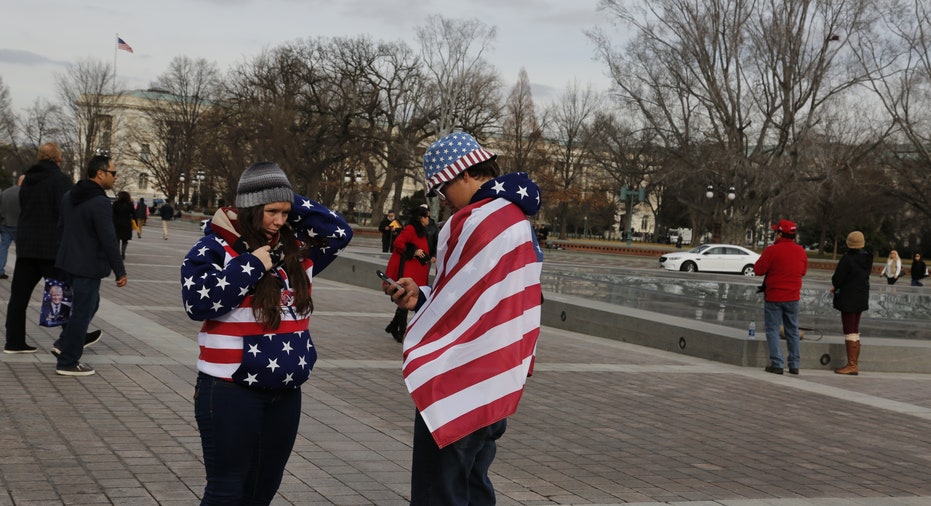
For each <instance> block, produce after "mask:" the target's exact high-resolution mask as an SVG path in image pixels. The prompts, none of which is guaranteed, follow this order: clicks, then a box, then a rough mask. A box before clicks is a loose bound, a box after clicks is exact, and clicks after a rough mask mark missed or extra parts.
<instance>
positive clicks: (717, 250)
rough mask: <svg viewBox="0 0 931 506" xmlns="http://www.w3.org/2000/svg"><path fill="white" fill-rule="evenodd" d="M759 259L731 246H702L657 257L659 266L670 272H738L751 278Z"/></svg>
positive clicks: (743, 249) (745, 250) (754, 254)
mask: <svg viewBox="0 0 931 506" xmlns="http://www.w3.org/2000/svg"><path fill="white" fill-rule="evenodd" d="M759 258H760V255H759V254H757V253H755V252H753V251H750V250H748V249H747V248H743V247H741V246H735V245H733V244H702V245H701V246H698V247H697V248H692V249H690V250H688V251H676V252H673V253H667V254H665V255H663V256H661V257H659V266H660V267H662V268H664V269H668V270H670V271H686V272H698V271H701V272H739V273H741V274H743V275H744V276H753V275H754V274H753V264H755V263H756V261H757V260H758V259H759Z"/></svg>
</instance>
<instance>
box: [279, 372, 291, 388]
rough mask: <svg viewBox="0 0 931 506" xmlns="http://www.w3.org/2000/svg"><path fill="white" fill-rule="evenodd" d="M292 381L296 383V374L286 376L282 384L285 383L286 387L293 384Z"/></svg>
mask: <svg viewBox="0 0 931 506" xmlns="http://www.w3.org/2000/svg"><path fill="white" fill-rule="evenodd" d="M292 381H294V373H292V372H289V373H288V375H287V376H285V377H284V379H283V380H281V382H282V383H284V384H285V385H287V384H288V383H291V382H292Z"/></svg>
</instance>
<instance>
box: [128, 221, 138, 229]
mask: <svg viewBox="0 0 931 506" xmlns="http://www.w3.org/2000/svg"><path fill="white" fill-rule="evenodd" d="M129 221H130V223H132V224H133V232H138V231H139V223H137V222H136V220H135V219H131V220H129Z"/></svg>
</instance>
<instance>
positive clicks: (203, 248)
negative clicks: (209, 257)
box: [197, 246, 210, 257]
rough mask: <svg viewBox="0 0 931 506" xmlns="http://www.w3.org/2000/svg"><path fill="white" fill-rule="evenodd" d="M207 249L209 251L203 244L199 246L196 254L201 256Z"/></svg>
mask: <svg viewBox="0 0 931 506" xmlns="http://www.w3.org/2000/svg"><path fill="white" fill-rule="evenodd" d="M208 251H210V248H208V247H206V246H204V247H202V248H200V249H199V250H197V256H199V257H202V256H204V254H206V253H207V252H208Z"/></svg>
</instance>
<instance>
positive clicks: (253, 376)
mask: <svg viewBox="0 0 931 506" xmlns="http://www.w3.org/2000/svg"><path fill="white" fill-rule="evenodd" d="M257 377H258V374H246V379H244V380H243V381H245V382H246V383H248V384H250V385H251V384H253V383H257V382H258V381H259V380H258V379H256V378H257Z"/></svg>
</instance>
